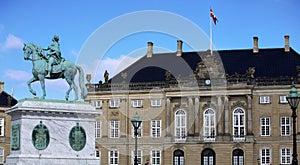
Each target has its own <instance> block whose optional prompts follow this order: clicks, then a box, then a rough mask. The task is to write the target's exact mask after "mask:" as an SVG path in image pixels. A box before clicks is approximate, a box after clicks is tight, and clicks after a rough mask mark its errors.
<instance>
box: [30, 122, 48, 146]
mask: <svg viewBox="0 0 300 165" xmlns="http://www.w3.org/2000/svg"><path fill="white" fill-rule="evenodd" d="M49 141H50V136H49V131H48V128H47V127H46V126H45V125H44V124H43V123H42V121H40V124H38V125H36V126H35V127H34V129H33V131H32V144H33V146H34V147H35V148H36V149H38V150H44V149H46V148H47V146H48V145H49Z"/></svg>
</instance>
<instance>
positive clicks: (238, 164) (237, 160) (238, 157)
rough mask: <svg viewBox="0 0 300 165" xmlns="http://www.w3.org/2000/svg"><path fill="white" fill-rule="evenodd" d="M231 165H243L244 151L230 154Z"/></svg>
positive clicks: (234, 151)
mask: <svg viewBox="0 0 300 165" xmlns="http://www.w3.org/2000/svg"><path fill="white" fill-rule="evenodd" d="M232 165H244V151H243V150H241V149H235V150H233V152H232Z"/></svg>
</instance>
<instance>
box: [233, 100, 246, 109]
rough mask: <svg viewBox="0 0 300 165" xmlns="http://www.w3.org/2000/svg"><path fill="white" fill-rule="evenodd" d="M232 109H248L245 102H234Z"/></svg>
mask: <svg viewBox="0 0 300 165" xmlns="http://www.w3.org/2000/svg"><path fill="white" fill-rule="evenodd" d="M232 107H233V108H237V107H241V108H246V107H247V104H246V103H245V102H244V101H243V102H241V101H236V102H233V103H232Z"/></svg>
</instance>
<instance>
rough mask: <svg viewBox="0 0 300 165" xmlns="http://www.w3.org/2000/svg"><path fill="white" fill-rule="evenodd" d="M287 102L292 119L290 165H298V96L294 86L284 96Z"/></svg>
mask: <svg viewBox="0 0 300 165" xmlns="http://www.w3.org/2000/svg"><path fill="white" fill-rule="evenodd" d="M286 99H287V101H288V102H289V104H290V106H291V109H292V118H293V160H292V165H298V158H297V156H298V154H297V141H296V138H297V137H296V136H297V133H296V118H297V114H296V110H297V107H298V104H299V101H300V94H298V90H297V89H296V87H295V86H292V88H291V90H290V93H289V94H288V95H287V96H286Z"/></svg>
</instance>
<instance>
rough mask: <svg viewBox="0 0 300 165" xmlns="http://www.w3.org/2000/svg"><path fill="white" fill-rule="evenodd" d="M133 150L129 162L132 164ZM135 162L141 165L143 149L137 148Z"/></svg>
mask: <svg viewBox="0 0 300 165" xmlns="http://www.w3.org/2000/svg"><path fill="white" fill-rule="evenodd" d="M134 152H135V150H133V151H132V152H131V162H132V163H131V164H132V165H134V157H135V154H134ZM137 160H138V161H137V162H138V165H142V164H143V151H142V150H140V149H138V150H137Z"/></svg>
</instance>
